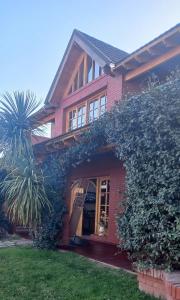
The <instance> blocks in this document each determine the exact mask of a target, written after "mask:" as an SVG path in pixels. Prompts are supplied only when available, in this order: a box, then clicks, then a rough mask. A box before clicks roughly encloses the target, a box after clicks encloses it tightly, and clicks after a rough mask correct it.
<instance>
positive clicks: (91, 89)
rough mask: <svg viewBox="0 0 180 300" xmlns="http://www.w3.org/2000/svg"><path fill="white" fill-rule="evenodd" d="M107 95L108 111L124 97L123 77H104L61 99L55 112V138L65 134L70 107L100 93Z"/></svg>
mask: <svg viewBox="0 0 180 300" xmlns="http://www.w3.org/2000/svg"><path fill="white" fill-rule="evenodd" d="M103 90H104V91H106V93H107V109H108V110H109V109H110V108H111V107H112V105H113V104H114V102H115V101H117V100H119V99H121V96H122V76H121V75H118V76H117V77H112V76H109V75H102V76H101V77H99V78H97V79H96V80H94V81H92V82H90V83H89V84H87V85H85V86H84V87H82V88H81V89H79V90H77V91H75V92H74V93H73V94H71V95H69V96H67V97H65V98H63V99H61V100H60V101H59V103H58V101H57V104H59V108H58V109H57V110H56V112H55V125H54V127H53V133H52V134H53V136H52V137H55V136H58V135H61V134H63V133H65V125H64V124H65V111H66V109H67V108H68V107H71V106H73V105H76V104H78V103H80V102H81V101H82V102H83V101H85V100H87V99H88V98H89V97H91V96H93V95H96V94H97V93H99V92H100V91H103Z"/></svg>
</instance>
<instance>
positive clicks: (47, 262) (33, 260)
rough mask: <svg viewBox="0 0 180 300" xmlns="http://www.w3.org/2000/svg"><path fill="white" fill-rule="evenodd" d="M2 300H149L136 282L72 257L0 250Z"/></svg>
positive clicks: (31, 250) (70, 254) (34, 251)
mask: <svg viewBox="0 0 180 300" xmlns="http://www.w3.org/2000/svg"><path fill="white" fill-rule="evenodd" d="M0 299H2V300H32V299H33V300H40V299H41V300H45V299H48V300H55V299H56V300H59V299H62V300H67V299H68V300H71V299H72V300H75V299H78V300H79V299H83V300H86V299H92V300H93V299H97V300H116V299H118V300H150V299H151V300H152V299H155V298H153V297H149V296H147V295H145V294H143V293H140V292H139V291H138V288H137V282H136V278H135V276H133V275H129V274H127V273H125V272H123V271H118V270H111V269H109V268H105V267H102V266H97V265H96V264H95V263H93V262H90V261H88V260H87V259H86V258H82V257H80V256H78V255H77V254H74V253H59V252H53V251H41V250H35V249H31V248H8V249H0Z"/></svg>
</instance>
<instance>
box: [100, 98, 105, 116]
mask: <svg viewBox="0 0 180 300" xmlns="http://www.w3.org/2000/svg"><path fill="white" fill-rule="evenodd" d="M105 112H106V96H103V97H101V99H100V115H103V114H104V113H105Z"/></svg>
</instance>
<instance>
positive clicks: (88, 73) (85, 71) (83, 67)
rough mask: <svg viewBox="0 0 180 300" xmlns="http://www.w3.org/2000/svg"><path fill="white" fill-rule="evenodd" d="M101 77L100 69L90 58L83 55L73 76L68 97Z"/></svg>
mask: <svg viewBox="0 0 180 300" xmlns="http://www.w3.org/2000/svg"><path fill="white" fill-rule="evenodd" d="M101 75H102V68H101V67H100V66H99V65H98V64H97V62H96V61H95V60H93V59H92V58H91V57H90V56H88V55H85V56H83V59H82V61H81V63H80V64H79V66H78V70H77V72H76V73H75V75H74V76H73V79H72V83H71V85H70V87H69V90H68V95H70V94H71V93H73V92H74V91H76V90H78V89H79V88H81V87H82V86H84V85H85V84H87V83H89V82H91V81H92V80H94V79H96V78H98V77H99V76H101Z"/></svg>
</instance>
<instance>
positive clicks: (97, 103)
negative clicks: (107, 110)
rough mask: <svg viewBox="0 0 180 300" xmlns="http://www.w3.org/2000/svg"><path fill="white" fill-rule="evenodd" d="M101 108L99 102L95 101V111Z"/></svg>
mask: <svg viewBox="0 0 180 300" xmlns="http://www.w3.org/2000/svg"><path fill="white" fill-rule="evenodd" d="M98 106H99V100H95V101H94V109H98Z"/></svg>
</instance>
